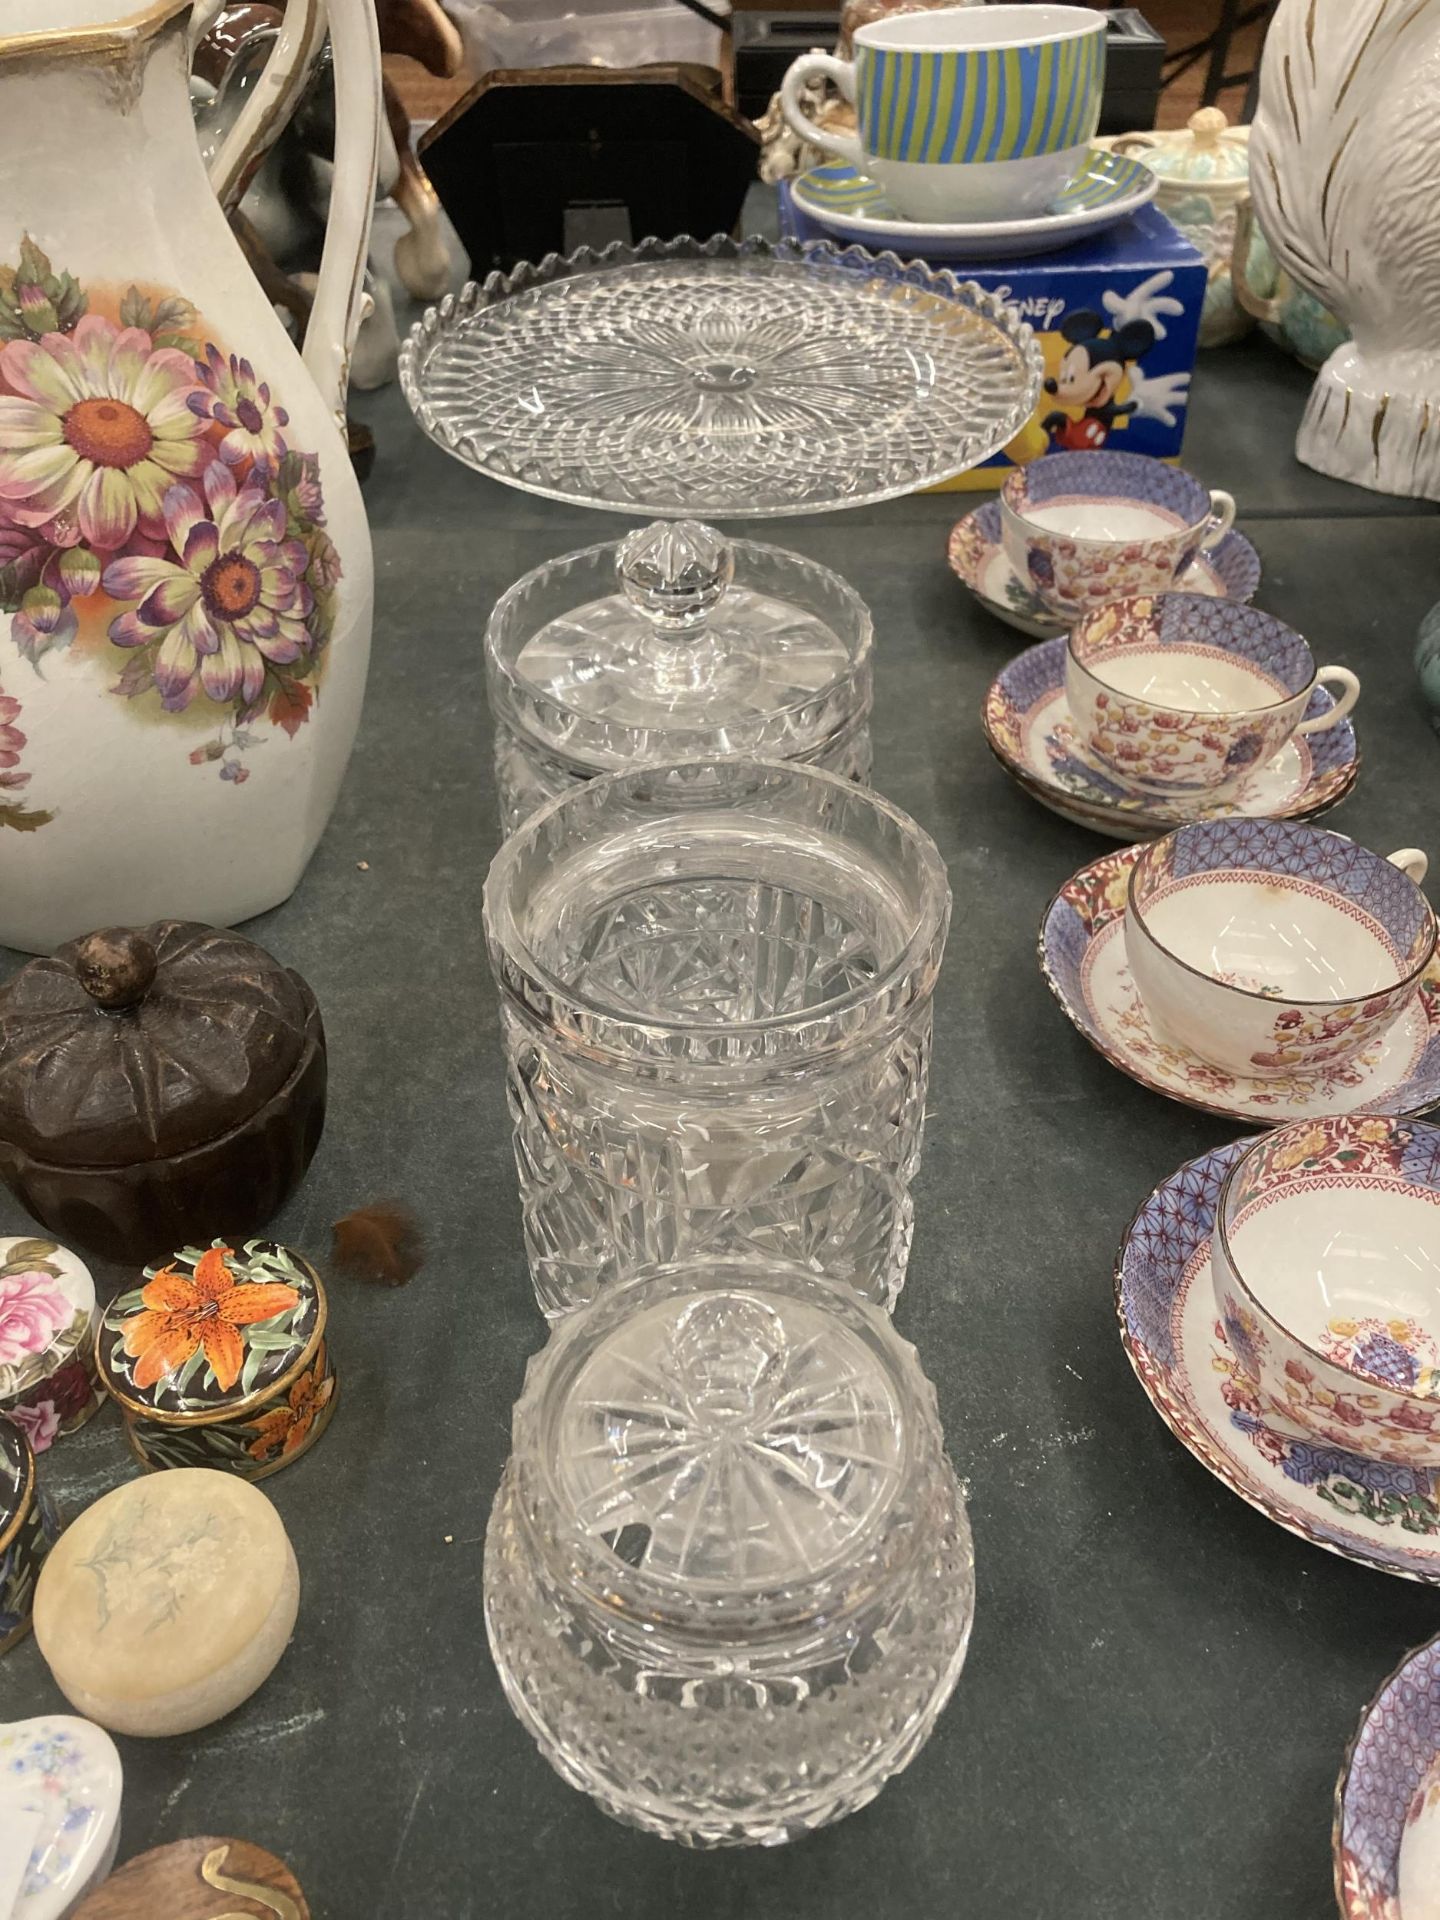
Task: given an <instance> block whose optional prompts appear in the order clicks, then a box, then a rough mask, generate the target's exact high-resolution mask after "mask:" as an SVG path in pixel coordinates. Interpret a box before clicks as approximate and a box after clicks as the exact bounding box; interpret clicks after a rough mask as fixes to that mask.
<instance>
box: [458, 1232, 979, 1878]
mask: <svg viewBox="0 0 1440 1920" xmlns="http://www.w3.org/2000/svg"><path fill="white" fill-rule="evenodd" d="M974 1604H975V1582H974V1557H973V1552H972V1547H971V1540H970V1529H969V1524H968V1521H967V1518H966V1513H965V1504H964V1500H963V1498H962V1496H961V1492H960V1488H959V1486H958V1484H957V1482H956V1478H955V1474H954V1471H953V1469H952V1468H951V1466H950V1463H949V1461H948V1460H947V1458H946V1456H945V1452H944V1440H943V1436H942V1433H941V1430H940V1422H939V1417H938V1413H937V1410H936V1404H935V1390H934V1388H933V1387H932V1386H931V1384H930V1382H929V1381H928V1380H927V1379H926V1377H925V1375H924V1373H923V1372H922V1371H921V1368H920V1364H919V1361H918V1359H917V1358H916V1355H915V1350H914V1348H913V1347H911V1346H909V1345H908V1344H907V1343H906V1342H905V1341H903V1340H901V1339H900V1338H899V1337H898V1335H897V1334H896V1333H895V1331H894V1329H893V1328H892V1326H891V1325H890V1323H889V1322H888V1321H887V1320H886V1318H885V1316H884V1315H883V1314H882V1313H880V1312H879V1311H878V1310H877V1309H876V1308H874V1307H872V1306H870V1305H868V1304H866V1303H865V1302H864V1301H862V1300H861V1299H860V1298H859V1297H858V1295H857V1294H855V1293H854V1292H853V1291H852V1290H851V1289H849V1288H845V1287H840V1286H837V1285H835V1284H833V1283H832V1282H829V1281H826V1280H823V1279H821V1278H819V1277H818V1276H817V1275H814V1274H811V1273H809V1272H807V1271H806V1270H805V1269H803V1268H798V1267H793V1266H787V1265H786V1264H784V1263H783V1262H771V1263H765V1262H758V1261H752V1260H718V1261H706V1262H702V1263H698V1264H696V1265H694V1266H690V1265H677V1266H671V1267H666V1268H661V1269H659V1270H656V1271H653V1272H651V1273H648V1274H642V1275H639V1276H636V1277H634V1278H632V1279H631V1280H629V1281H628V1282H626V1283H625V1284H624V1285H622V1286H618V1287H614V1288H612V1289H610V1291H608V1292H607V1293H606V1294H605V1295H603V1297H602V1298H601V1299H599V1300H598V1301H596V1302H594V1303H593V1304H592V1305H591V1306H590V1307H588V1308H586V1309H585V1310H584V1311H582V1312H580V1313H576V1314H573V1315H571V1316H570V1317H569V1318H568V1319H567V1320H565V1321H564V1322H562V1323H561V1324H560V1325H559V1326H558V1327H557V1329H556V1330H555V1331H554V1332H553V1333H552V1335H551V1339H550V1342H549V1345H548V1346H547V1347H546V1348H545V1349H544V1351H543V1352H542V1353H541V1354H539V1355H538V1356H537V1357H536V1358H535V1359H534V1360H532V1361H531V1363H530V1369H529V1372H528V1374H527V1376H526V1382H525V1389H524V1392H523V1394H522V1395H521V1398H520V1401H519V1403H518V1405H517V1406H516V1409H515V1417H514V1434H513V1451H512V1455H511V1459H510V1462H509V1464H508V1466H507V1468H506V1471H505V1476H504V1479H503V1481H502V1483H501V1487H500V1491H499V1494H498V1496H497V1498H496V1501H495V1506H494V1509H493V1512H492V1514H491V1519H490V1526H489V1531H488V1534H487V1538H486V1548H485V1619H486V1626H487V1629H488V1632H489V1638H490V1648H491V1652H492V1654H493V1656H494V1659H495V1664H496V1667H497V1668H498V1670H499V1673H500V1678H501V1681H502V1683H503V1685H504V1688H505V1692H506V1696H507V1698H508V1699H509V1701H510V1704H511V1706H512V1707H513V1709H514V1710H515V1713H516V1714H517V1715H518V1717H519V1719H520V1720H521V1722H522V1724H523V1725H524V1726H525V1727H526V1729H527V1730H528V1732H529V1733H530V1734H531V1735H532V1737H533V1738H534V1739H535V1740H536V1741H537V1742H538V1744H539V1746H540V1749H541V1751H542V1753H543V1754H544V1755H545V1757H546V1759H548V1760H549V1761H550V1763H551V1765H552V1766H553V1767H555V1769H556V1770H557V1772H558V1773H559V1774H560V1775H561V1776H562V1778H564V1779H565V1780H567V1781H568V1782H569V1783H570V1784H571V1785H572V1786H576V1787H579V1788H581V1789H582V1790H583V1791H584V1792H586V1793H589V1794H591V1795H593V1796H594V1798H595V1799H596V1800H597V1801H598V1802H599V1803H600V1805H601V1806H602V1807H603V1808H604V1809H605V1810H606V1811H607V1812H608V1813H611V1814H613V1815H615V1816H616V1817H617V1818H619V1819H621V1820H624V1821H627V1822H628V1823H630V1824H632V1825H635V1826H639V1827H643V1828H645V1829H647V1830H648V1831H650V1832H652V1833H658V1834H661V1835H663V1836H664V1837H666V1838H668V1839H672V1840H679V1841H682V1842H684V1843H686V1844H689V1845H693V1846H724V1845H774V1844H776V1843H777V1842H780V1841H785V1840H790V1839H794V1838H797V1837H799V1836H800V1835H802V1834H805V1833H808V1832H811V1831H813V1830H814V1829H815V1828H817V1827H820V1826H824V1825H826V1824H827V1823H829V1822H830V1821H833V1820H837V1819H839V1818H841V1817H842V1816H843V1815H845V1814H847V1813H852V1812H854V1810H855V1809H856V1808H857V1807H861V1806H864V1805H865V1803H866V1802H867V1801H868V1800H870V1799H872V1798H873V1797H874V1795H875V1794H876V1793H878V1792H879V1790H880V1788H881V1787H882V1786H883V1785H884V1784H885V1782H886V1780H888V1779H889V1778H890V1777H891V1776H892V1775H894V1774H895V1773H898V1772H899V1771H900V1769H901V1768H902V1767H905V1766H906V1765H908V1764H909V1762H910V1761H911V1760H912V1759H913V1758H914V1756H915V1754H916V1753H917V1752H918V1751H919V1749H920V1747H921V1746H922V1745H923V1744H924V1742H925V1740H926V1739H927V1738H928V1737H929V1735H930V1732H931V1730H932V1728H933V1727H934V1724H935V1721H936V1718H937V1716H938V1715H939V1713H940V1710H941V1708H942V1707H943V1706H944V1705H945V1702H946V1700H947V1699H948V1698H949V1695H950V1692H951V1690H952V1688H953V1687H954V1685H955V1682H956V1679H957V1678H958V1676H959V1673H960V1668H961V1665H962V1664H963V1661H964V1658H965V1650H966V1646H967V1643H968V1640H969V1635H970V1625H971V1620H972V1618H973V1614H974Z"/></svg>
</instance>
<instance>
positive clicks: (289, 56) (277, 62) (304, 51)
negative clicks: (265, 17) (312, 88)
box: [190, 0, 326, 214]
mask: <svg viewBox="0 0 1440 1920" xmlns="http://www.w3.org/2000/svg"><path fill="white" fill-rule="evenodd" d="M222 3H223V0H199V4H197V6H196V8H195V11H194V13H193V14H192V15H191V25H190V38H191V46H192V49H193V47H194V46H195V45H196V44H197V43H198V42H199V40H201V39H202V38H203V37H204V34H205V32H206V30H207V29H208V28H209V26H210V24H211V22H212V20H213V19H214V16H215V15H216V14H217V13H218V12H219V10H220V5H221V4H222ZM325 26H326V20H325V0H291V4H290V5H289V6H287V7H286V9H285V20H284V24H283V25H282V26H281V28H280V33H279V36H278V38H277V39H276V42H275V50H274V52H273V53H272V54H271V55H270V58H269V59H268V60H267V61H266V63H265V70H264V72H263V73H262V74H261V76H260V80H259V83H258V85H257V86H256V88H255V91H254V92H253V93H252V94H251V96H250V98H249V99H248V100H247V101H246V102H245V105H244V106H243V107H242V108H241V110H240V112H239V114H238V115H237V116H236V119H235V124H234V126H233V127H232V128H231V129H230V132H229V134H228V135H227V136H226V138H225V141H224V144H223V145H222V146H221V148H220V151H219V152H218V153H217V154H216V156H215V158H214V160H213V161H212V162H211V166H210V185H211V186H212V187H213V188H214V190H215V198H216V199H217V200H218V201H219V202H220V205H221V206H222V207H223V208H224V209H225V211H226V213H227V214H228V213H233V212H234V210H235V208H236V207H238V206H239V204H240V197H241V195H242V194H243V193H244V191H245V189H246V188H247V187H248V186H249V184H250V182H251V181H252V180H253V179H254V177H255V172H256V169H257V168H258V167H259V165H260V162H261V161H262V160H263V159H264V158H265V156H266V154H267V153H268V152H269V151H270V149H271V147H273V146H274V144H275V142H276V141H277V140H278V139H279V137H280V135H281V133H283V131H284V130H285V125H286V122H287V121H288V120H289V118H290V116H291V114H292V113H293V112H294V111H295V109H296V107H297V106H298V105H299V104H300V95H301V94H302V93H303V92H304V90H305V86H306V84H307V82H308V81H309V79H310V76H311V74H312V73H313V72H314V71H315V62H316V61H317V60H318V59H319V58H320V49H321V48H322V47H323V46H324V44H325Z"/></svg>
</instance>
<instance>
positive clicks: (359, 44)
mask: <svg viewBox="0 0 1440 1920" xmlns="http://www.w3.org/2000/svg"><path fill="white" fill-rule="evenodd" d="M329 12H330V50H331V52H332V54H333V55H334V60H335V166H334V170H333V176H332V184H331V188H330V215H329V219H328V220H327V222H326V226H325V246H324V250H323V251H322V253H321V255H320V275H319V278H318V279H317V281H316V283H315V299H314V303H313V305H312V306H311V309H310V324H309V326H307V327H306V329H305V344H304V346H303V347H302V348H301V350H300V351H301V358H302V359H303V360H304V362H305V365H306V367H307V369H308V370H309V374H310V377H311V379H312V380H313V381H314V382H315V384H316V386H317V387H318V388H319V389H320V393H321V396H322V398H323V399H324V401H325V404H326V405H327V406H328V407H330V408H332V409H333V411H334V414H335V419H336V422H337V424H338V426H339V428H340V433H341V437H342V438H343V437H344V434H345V393H346V389H347V388H348V387H349V385H350V353H351V349H352V348H353V347H354V345H355V336H356V334H357V333H358V332H359V331H360V318H361V311H362V308H363V305H364V301H365V262H366V257H367V255H368V253H369V251H370V222H371V219H372V218H373V216H374V212H375V179H376V175H377V174H378V172H379V168H380V131H381V126H382V123H383V121H384V99H383V95H382V93H381V85H380V30H379V27H378V25H377V23H376V17H375V0H329Z"/></svg>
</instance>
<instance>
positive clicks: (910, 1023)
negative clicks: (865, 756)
mask: <svg viewBox="0 0 1440 1920" xmlns="http://www.w3.org/2000/svg"><path fill="white" fill-rule="evenodd" d="M949 914H950V889H949V885H948V883H947V881H946V877H945V867H944V863H943V862H942V860H941V858H940V855H939V852H938V851H937V849H936V847H935V844H934V842H933V841H932V840H931V839H930V837H929V836H928V834H925V833H922V832H921V830H920V829H919V828H918V827H917V826H916V825H915V823H914V822H913V821H912V820H910V819H908V818H907V817H906V815H904V814H903V813H901V812H900V811H899V809H898V808H896V807H892V806H891V805H890V804H889V803H888V802H887V801H885V800H882V799H880V798H879V797H878V796H877V795H876V794H874V793H872V792H870V791H869V790H868V789H866V788H863V787H859V786H856V785H855V784H854V783H853V782H851V781H848V780H843V779H841V778H840V777H839V776H838V775H835V774H830V773H821V772H819V771H817V770H816V769H814V768H810V767H797V766H794V765H781V764H778V763H776V762H773V761H753V760H752V761H740V762H733V761H731V762H718V763H717V762H713V761H712V762H691V763H688V764H686V765H684V766H680V767H658V768H649V769H642V770H639V771H636V772H632V773H623V774H612V775H609V776H607V777H606V778H603V779H597V780H592V781H589V782H588V783H587V784H586V785H584V786H583V787H579V788H577V789H576V790H575V791H574V792H573V793H571V794H569V795H568V796H567V797H565V798H564V799H561V800H557V801H555V802H553V803H552V804H551V805H550V806H548V807H546V808H544V809H542V810H541V811H540V812H539V813H537V814H535V815H532V817H531V818H530V819H529V820H527V821H526V822H525V823H524V824H523V825H522V826H521V827H520V828H518V829H517V830H516V832H515V833H514V834H512V835H511V837H510V839H509V840H508V841H507V842H506V843H505V845H504V846H503V847H502V848H501V849H500V852H499V853H498V854H497V855H496V857H495V860H494V863H493V864H492V866H491V869H490V875H489V878H488V880H487V882H486V886H485V927H486V936H487V940H488V942H489V947H490V956H491V965H492V967H493V969H494V972H495V977H496V980H497V982H498V984H499V988H500V1008H501V1023H502V1028H503V1032H504V1040H505V1048H506V1056H507V1065H508V1072H509V1089H510V1102H511V1111H512V1117H513V1119H514V1123H515V1154H516V1161H517V1164H518V1167H519V1174H520V1191H521V1201H522V1206H523V1210H524V1222H525V1241H526V1249H527V1251H528V1253H529V1257H530V1271H531V1277H532V1279H533V1280H534V1283H535V1291H536V1295H537V1297H538V1299H539V1302H540V1305H541V1308H542V1309H543V1311H544V1312H545V1313H547V1314H550V1315H555V1314H559V1313H563V1312H565V1311H567V1310H568V1309H569V1308H571V1307H574V1306H577V1305H579V1304H580V1303H582V1302H583V1301H586V1300H589V1299H591V1298H593V1297H594V1295H595V1294H597V1293H599V1292H600V1291H601V1290H602V1289H603V1288H605V1287H606V1286H608V1285H610V1284H611V1283H613V1282H614V1281H616V1280H617V1279H620V1278H623V1277H624V1276H625V1275H626V1274H629V1273H632V1272H634V1271H635V1270H636V1268H637V1267H640V1266H643V1265H650V1264H658V1263H661V1262H664V1261H670V1260H684V1259H691V1258H695V1257H708V1256H710V1255H713V1254H733V1253H750V1254H758V1255H761V1256H765V1257H768V1258H780V1259H787V1260H795V1261H799V1262H802V1263H803V1264H806V1265H810V1266H814V1267H815V1268H817V1269H818V1270H820V1271H822V1272H824V1273H827V1274H829V1275H831V1276H832V1277H833V1278H835V1279H839V1280H846V1281H849V1283H850V1284H851V1285H852V1286H854V1287H856V1288H857V1289H859V1290H860V1291H861V1292H862V1293H864V1294H865V1295H866V1296H867V1298H869V1299H871V1300H874V1301H878V1302H880V1303H882V1304H884V1305H887V1306H889V1305H891V1304H893V1302H894V1299H895V1296H896V1295H897V1294H898V1293H899V1291H900V1288H901V1286H902V1284H903V1282H904V1277H905V1265H906V1261H907V1259H908V1257H909V1252H910V1234H911V1220H912V1207H911V1200H910V1181H911V1178H912V1176H913V1174H914V1172H915V1169H916V1167H917V1165H918V1164H919V1158H920V1137H921V1127H922V1121H923V1116H924V1109H925V1083H926V1077H927V1073H928V1069H929V1059H930V1029H931V996H932V993H933V989H934V985H935V979H936V975H937V973H938V970H939V966H940V958H941V954H942V952H943V949H944V944H945V933H946V927H947V924H948V921H949Z"/></svg>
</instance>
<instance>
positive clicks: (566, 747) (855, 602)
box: [485, 520, 872, 833]
mask: <svg viewBox="0 0 1440 1920" xmlns="http://www.w3.org/2000/svg"><path fill="white" fill-rule="evenodd" d="M871 632H872V629H871V623H870V613H869V609H868V608H867V607H866V605H865V603H864V601H863V600H861V599H860V597H859V595H858V594H856V593H855V592H854V591H853V590H852V589H851V588H850V587H848V586H847V585H846V583H845V582H844V581H843V580H842V579H841V578H840V577H839V575H838V574H835V573H832V572H831V571H830V570H829V568H828V567H822V566H817V565H816V563H815V562H814V561H813V560H806V559H805V558H804V557H803V556H802V555H801V554H798V553H790V552H787V551H786V550H785V549H784V548H782V547H771V546H762V545H760V544H759V543H758V542H757V541H753V540H734V541H731V540H727V539H725V537H724V536H723V535H722V534H719V533H717V532H716V531H715V529H714V528H713V527H707V526H702V525H700V524H699V523H698V522H696V521H690V520H680V521H672V520H664V521H657V522H656V523H655V524H654V525H653V526H648V527H640V528H638V529H637V530H636V531H635V532H634V533H631V534H629V535H628V536H627V537H626V538H625V539H623V540H621V541H618V542H614V541H607V542H606V544H605V545H604V546H599V547H587V548H585V549H584V550H583V551H582V552H580V553H568V554H565V555H563V556H562V557H561V558H560V559H558V560H552V561H550V562H549V563H548V564H547V565H545V566H543V567H537V568H536V569H535V571H534V572H533V573H527V574H526V575H525V576H524V578H523V579H521V580H517V581H516V583H515V585H514V586H513V587H511V588H510V590H509V592H508V593H506V594H504V595H502V597H501V598H500V600H499V601H497V603H496V606H495V610H494V612H493V613H492V614H491V616H490V622H489V625H488V627H487V629H486V634H485V665H486V675H487V679H488V683H489V690H490V705H491V709H492V711H493V714H494V718H495V774H496V785H497V788H498V791H499V800H500V817H501V825H502V827H503V828H504V830H505V831H506V832H507V833H508V832H509V831H511V829H512V828H514V827H515V826H516V825H517V824H518V822H519V821H521V820H523V819H524V818H525V816H526V815H527V814H528V813H530V812H532V811H533V810H534V808H536V807H537V806H539V805H540V803H541V802H542V801H544V800H549V799H552V798H553V797H554V796H555V795H556V794H557V793H566V792H568V791H569V790H570V789H571V788H573V787H575V786H578V785H581V784H582V783H583V782H585V781H586V780H591V779H593V778H594V777H595V775H596V774H600V773H613V772H616V771H619V770H621V769H624V768H626V767H637V766H646V765H652V764H656V763H661V762H669V761H675V760H692V759H714V758H721V757H730V756H735V757H741V756H753V757H760V758H766V759H776V760H799V761H803V762H805V763H806V764H808V765H812V766H819V767H827V768H829V770H830V771H831V772H832V773H841V774H845V775H847V776H848V777H849V778H851V779H854V780H868V779H869V777H870V728H869V720H870V704H871V697H872V687H871V665H870V653H871Z"/></svg>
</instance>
